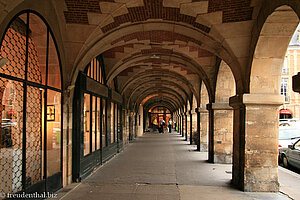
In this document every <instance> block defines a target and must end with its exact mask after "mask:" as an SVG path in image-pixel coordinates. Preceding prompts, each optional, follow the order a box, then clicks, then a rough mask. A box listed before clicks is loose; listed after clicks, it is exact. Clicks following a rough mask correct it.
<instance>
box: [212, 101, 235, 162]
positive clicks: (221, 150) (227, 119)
mask: <svg viewBox="0 0 300 200" xmlns="http://www.w3.org/2000/svg"><path fill="white" fill-rule="evenodd" d="M212 109H213V110H214V112H213V114H214V131H213V134H214V139H213V140H214V159H213V162H214V163H222V164H230V163H232V149H233V109H232V107H231V106H229V102H227V103H213V104H212Z"/></svg>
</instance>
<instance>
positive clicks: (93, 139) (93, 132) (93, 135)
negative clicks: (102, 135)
mask: <svg viewBox="0 0 300 200" xmlns="http://www.w3.org/2000/svg"><path fill="white" fill-rule="evenodd" d="M95 117H96V97H95V96H92V151H93V152H94V151H95V149H96V148H95V145H96V144H95V141H96V138H95V137H96V131H95V130H96V129H95V128H96V119H95Z"/></svg>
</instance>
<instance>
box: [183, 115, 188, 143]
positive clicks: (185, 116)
mask: <svg viewBox="0 0 300 200" xmlns="http://www.w3.org/2000/svg"><path fill="white" fill-rule="evenodd" d="M184 118H185V121H184V123H185V124H184V127H185V139H184V141H188V128H187V112H185V113H184Z"/></svg>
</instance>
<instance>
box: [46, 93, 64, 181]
mask: <svg viewBox="0 0 300 200" xmlns="http://www.w3.org/2000/svg"><path fill="white" fill-rule="evenodd" d="M60 152H61V93H60V92H56V91H53V90H48V93H47V175H48V176H51V175H53V174H56V173H57V172H60Z"/></svg>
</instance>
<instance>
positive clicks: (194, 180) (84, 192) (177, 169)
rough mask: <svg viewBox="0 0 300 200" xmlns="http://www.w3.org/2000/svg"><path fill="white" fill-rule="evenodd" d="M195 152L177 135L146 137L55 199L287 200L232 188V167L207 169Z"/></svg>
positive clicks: (203, 157)
mask: <svg viewBox="0 0 300 200" xmlns="http://www.w3.org/2000/svg"><path fill="white" fill-rule="evenodd" d="M194 149H195V146H193V145H188V142H186V141H183V138H182V137H180V136H179V135H178V134H146V135H144V136H143V137H140V138H138V139H136V141H135V142H133V143H131V144H129V145H128V146H127V147H126V149H125V150H124V151H123V152H122V153H120V154H119V155H117V156H116V157H115V158H113V159H112V160H111V161H109V162H108V163H106V164H105V165H104V166H102V167H101V168H100V169H98V170H97V171H96V172H94V173H93V174H92V175H91V176H90V177H88V178H87V179H86V180H84V181H82V182H81V183H79V184H73V185H69V186H67V187H66V188H63V189H62V190H61V191H60V193H59V196H60V199H63V200H77V199H78V200H79V199H80V200H81V199H100V200H108V199H109V200H113V199H115V200H138V199H141V200H179V199H180V200H196V199H204V200H205V199H209V200H212V199H230V200H233V199H237V200H243V199H245V200H248V199H264V200H269V199H270V200H276V199H291V198H289V197H288V195H285V194H283V193H250V192H248V193H246V192H241V191H239V190H236V189H233V188H231V187H230V180H231V165H219V164H210V163H207V162H206V160H207V153H203V152H196V151H194ZM282 173H284V172H282ZM298 178H299V177H298ZM299 180H300V179H298V181H299ZM296 181H297V180H296ZM299 183H300V182H298V184H299ZM71 188H72V189H71ZM293 195H297V194H293Z"/></svg>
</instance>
